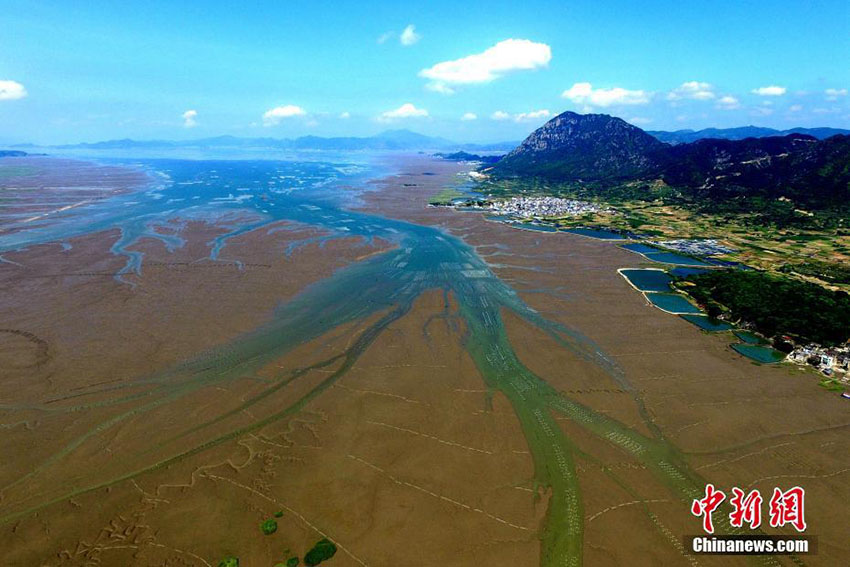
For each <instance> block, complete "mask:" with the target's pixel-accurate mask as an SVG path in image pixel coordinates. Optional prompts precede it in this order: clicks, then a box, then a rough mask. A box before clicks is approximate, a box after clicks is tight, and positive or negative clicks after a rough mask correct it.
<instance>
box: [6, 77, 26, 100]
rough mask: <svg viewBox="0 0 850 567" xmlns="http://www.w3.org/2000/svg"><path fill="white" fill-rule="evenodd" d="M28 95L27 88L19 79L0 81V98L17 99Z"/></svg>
mask: <svg viewBox="0 0 850 567" xmlns="http://www.w3.org/2000/svg"><path fill="white" fill-rule="evenodd" d="M25 96H27V89H25V88H24V86H23V85H22V84H21V83H19V82H17V81H0V100H15V99H18V98H24V97H25Z"/></svg>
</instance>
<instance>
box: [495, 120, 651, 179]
mask: <svg viewBox="0 0 850 567" xmlns="http://www.w3.org/2000/svg"><path fill="white" fill-rule="evenodd" d="M666 147H667V144H664V143H662V142H660V141H658V140H657V139H655V138H653V137H652V136H650V135H649V134H647V133H646V132H644V131H643V130H641V129H640V128H638V127H636V126H632V125H631V124H629V123H628V122H626V121H624V120H621V119H619V118H614V117H611V116H608V115H605V114H576V113H575V112H564V113H563V114H559V115H558V116H556V117H555V118H553V119H552V120H550V121H549V122H547V123H546V124H544V125H543V126H542V127H540V128H538V129H537V130H535V131H534V132H533V133H532V134H531V135H530V136H528V137H527V138H526V139H525V140H524V141H523V142H522V143H521V144H520V145H519V147H517V148H516V149H515V150H513V151H512V152H510V153H509V154H508V155H506V156H505V157H504V158H503V159H502V160H501V161H500V162H499V163H498V164H497V166H496V168H495V169H494V171H495V172H496V173H497V174H498V175H514V176H517V175H518V176H525V175H531V176H540V177H548V178H556V179H564V180H571V181H582V180H591V181H594V180H618V179H628V178H633V177H635V176H642V175H645V174H647V173H649V172H652V171H655V170H657V169H658V167H659V165H660V162H659V161H658V159H657V154H658V153H659V151H661V150H663V149H664V148H666Z"/></svg>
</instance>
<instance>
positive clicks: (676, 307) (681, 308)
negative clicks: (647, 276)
mask: <svg viewBox="0 0 850 567" xmlns="http://www.w3.org/2000/svg"><path fill="white" fill-rule="evenodd" d="M646 297H647V298H648V299H649V301H650V302H651V303H652V304H653V305H655V306H656V307H659V308H661V309H663V310H664V311H669V312H670V313H694V314H696V313H702V311H700V310H699V307H697V306H696V305H694V304H692V303H691V302H689V301H688V300H687V299H685V298H684V297H683V296H681V295H679V294H676V293H647V294H646Z"/></svg>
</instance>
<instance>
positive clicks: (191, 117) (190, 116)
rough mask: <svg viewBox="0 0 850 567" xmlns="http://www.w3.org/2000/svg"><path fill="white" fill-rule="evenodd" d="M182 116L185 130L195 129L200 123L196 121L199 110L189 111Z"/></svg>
mask: <svg viewBox="0 0 850 567" xmlns="http://www.w3.org/2000/svg"><path fill="white" fill-rule="evenodd" d="M180 116H182V117H183V127H184V128H194V127H195V126H197V125H198V121H197V120H195V119H196V118H197V117H198V111H197V110H187V111H186V112H184V113H183V114H181V115H180Z"/></svg>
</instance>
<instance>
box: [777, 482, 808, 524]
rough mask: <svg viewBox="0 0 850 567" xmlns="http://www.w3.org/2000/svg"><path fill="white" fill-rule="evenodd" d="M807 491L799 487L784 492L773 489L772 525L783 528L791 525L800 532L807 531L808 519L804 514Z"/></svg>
mask: <svg viewBox="0 0 850 567" xmlns="http://www.w3.org/2000/svg"><path fill="white" fill-rule="evenodd" d="M805 496H806V491H805V490H804V489H802V488H800V487H799V486H795V487H794V488H791V489H788V490H787V491H786V492H782V491H781V490H780V489H779V488H774V489H773V496H772V497H771V498H770V525H771V526H772V527H774V528H781V527H782V526H784V525H786V524H791V525H792V526H794V529H795V530H797V531H798V532H803V531H805V529H806V518H805V516H804V514H803V507H804V504H805V502H804V500H805Z"/></svg>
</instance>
